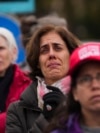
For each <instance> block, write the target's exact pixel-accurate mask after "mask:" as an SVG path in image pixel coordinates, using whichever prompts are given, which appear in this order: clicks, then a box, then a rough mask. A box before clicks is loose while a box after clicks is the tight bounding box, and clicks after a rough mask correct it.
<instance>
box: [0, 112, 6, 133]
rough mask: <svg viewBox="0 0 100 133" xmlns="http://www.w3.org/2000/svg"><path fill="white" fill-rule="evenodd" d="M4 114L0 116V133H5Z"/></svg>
mask: <svg viewBox="0 0 100 133" xmlns="http://www.w3.org/2000/svg"><path fill="white" fill-rule="evenodd" d="M5 125H6V112H3V113H1V114H0V133H5Z"/></svg>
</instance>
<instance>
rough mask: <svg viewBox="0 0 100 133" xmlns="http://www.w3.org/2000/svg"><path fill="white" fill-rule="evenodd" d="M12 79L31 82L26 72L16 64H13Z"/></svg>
mask: <svg viewBox="0 0 100 133" xmlns="http://www.w3.org/2000/svg"><path fill="white" fill-rule="evenodd" d="M14 79H15V80H20V81H22V82H28V83H31V82H32V80H31V79H30V77H29V74H28V72H24V71H23V70H21V68H20V67H19V66H18V65H17V64H14Z"/></svg>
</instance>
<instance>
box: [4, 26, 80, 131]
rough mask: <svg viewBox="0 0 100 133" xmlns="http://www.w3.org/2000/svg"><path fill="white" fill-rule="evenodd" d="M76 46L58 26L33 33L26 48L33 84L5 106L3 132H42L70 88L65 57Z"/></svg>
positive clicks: (72, 37)
mask: <svg viewBox="0 0 100 133" xmlns="http://www.w3.org/2000/svg"><path fill="white" fill-rule="evenodd" d="M79 44H80V41H79V40H78V39H77V38H76V37H75V36H74V35H73V34H72V33H71V32H70V31H68V29H65V28H63V27H62V26H54V25H45V26H43V27H41V28H40V29H38V30H37V32H36V33H34V35H33V36H32V37H31V39H30V42H29V44H28V45H27V61H28V64H29V66H30V69H31V74H30V76H31V78H32V80H33V83H32V84H31V85H30V86H29V87H28V89H27V90H26V91H24V93H23V94H22V95H21V98H20V101H18V102H16V103H13V104H11V106H10V107H9V109H8V115H7V126H6V133H11V132H12V133H15V132H16V133H23V132H24V133H40V132H43V130H44V129H45V127H46V126H47V124H48V123H49V122H50V121H51V119H52V118H53V116H54V112H55V110H56V108H57V107H58V105H59V104H60V103H61V102H62V100H64V97H65V95H66V94H67V93H68V91H69V89H70V88H69V87H70V76H69V75H68V70H69V57H70V54H71V53H72V52H73V50H74V49H75V48H77V47H78V46H79ZM44 118H45V119H44Z"/></svg>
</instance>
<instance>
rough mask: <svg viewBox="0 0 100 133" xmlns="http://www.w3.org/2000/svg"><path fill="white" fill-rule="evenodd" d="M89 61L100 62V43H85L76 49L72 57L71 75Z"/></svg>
mask: <svg viewBox="0 0 100 133" xmlns="http://www.w3.org/2000/svg"><path fill="white" fill-rule="evenodd" d="M87 61H100V42H87V43H83V44H82V45H81V46H80V47H79V48H76V49H75V51H74V52H73V53H72V55H71V57H70V69H69V74H70V75H72V74H73V73H74V72H75V71H76V70H77V69H78V67H79V66H80V65H81V64H83V63H85V62H87Z"/></svg>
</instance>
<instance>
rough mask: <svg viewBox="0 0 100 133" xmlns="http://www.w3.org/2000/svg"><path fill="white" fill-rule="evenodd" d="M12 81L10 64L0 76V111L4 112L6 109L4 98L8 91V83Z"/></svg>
mask: <svg viewBox="0 0 100 133" xmlns="http://www.w3.org/2000/svg"><path fill="white" fill-rule="evenodd" d="M12 81H13V66H12V65H11V66H10V67H9V68H8V69H7V70H6V73H5V75H4V77H0V112H4V111H5V109H6V106H5V105H6V99H7V96H8V93H9V88H10V85H11V83H12Z"/></svg>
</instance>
